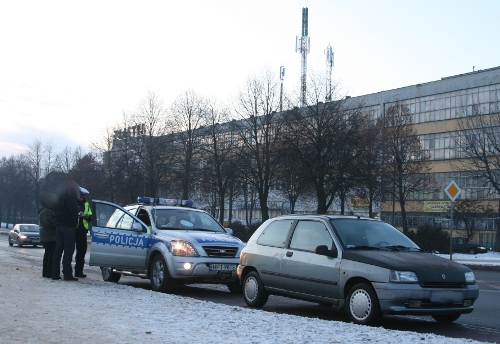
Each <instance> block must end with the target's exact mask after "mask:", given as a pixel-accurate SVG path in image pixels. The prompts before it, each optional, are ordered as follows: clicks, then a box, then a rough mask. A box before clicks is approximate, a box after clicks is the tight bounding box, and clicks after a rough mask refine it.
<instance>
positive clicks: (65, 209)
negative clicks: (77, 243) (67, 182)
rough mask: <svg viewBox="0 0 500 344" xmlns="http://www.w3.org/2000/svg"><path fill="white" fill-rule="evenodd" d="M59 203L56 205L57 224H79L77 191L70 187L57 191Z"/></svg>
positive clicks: (73, 226) (74, 226) (72, 225)
mask: <svg viewBox="0 0 500 344" xmlns="http://www.w3.org/2000/svg"><path fill="white" fill-rule="evenodd" d="M57 197H58V199H57V203H56V205H55V206H54V213H55V214H56V226H64V227H72V228H76V227H77V226H78V212H79V211H80V209H79V208H78V203H77V199H76V193H75V192H73V191H72V189H70V188H64V189H62V190H60V191H59V192H58V193H57Z"/></svg>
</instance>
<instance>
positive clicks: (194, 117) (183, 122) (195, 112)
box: [168, 90, 207, 199]
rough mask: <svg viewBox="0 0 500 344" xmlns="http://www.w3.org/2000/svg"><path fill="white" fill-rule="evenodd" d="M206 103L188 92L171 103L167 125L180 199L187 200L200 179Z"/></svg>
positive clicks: (191, 91) (190, 91)
mask: <svg viewBox="0 0 500 344" xmlns="http://www.w3.org/2000/svg"><path fill="white" fill-rule="evenodd" d="M206 106H207V105H206V100H205V99H203V98H202V97H201V96H199V95H198V94H196V93H195V92H194V91H193V90H189V91H186V92H184V93H183V94H181V95H180V96H179V97H177V99H176V100H175V101H174V103H173V104H172V111H171V112H172V113H171V115H170V117H169V119H168V123H169V125H170V127H171V128H172V130H173V131H174V132H175V134H174V135H173V137H174V141H175V144H174V147H173V149H174V152H175V154H176V155H175V157H174V160H175V162H176V164H175V166H174V171H173V172H174V174H175V178H176V180H178V181H179V182H180V184H181V190H180V192H181V197H182V198H183V199H188V198H190V197H191V195H193V194H194V192H195V190H194V189H195V185H196V183H197V182H198V181H199V178H200V173H199V172H200V159H201V156H200V154H199V153H200V147H201V142H200V138H201V137H202V135H203V130H204V127H203V125H204V124H205V113H206Z"/></svg>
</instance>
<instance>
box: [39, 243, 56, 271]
mask: <svg viewBox="0 0 500 344" xmlns="http://www.w3.org/2000/svg"><path fill="white" fill-rule="evenodd" d="M42 244H43V248H44V249H45V252H44V253H43V268H42V276H43V277H49V278H50V277H52V259H53V256H54V249H55V248H56V242H55V241H44V242H42Z"/></svg>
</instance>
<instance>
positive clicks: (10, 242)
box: [9, 238, 14, 246]
mask: <svg viewBox="0 0 500 344" xmlns="http://www.w3.org/2000/svg"><path fill="white" fill-rule="evenodd" d="M9 246H14V243H13V242H12V240H10V238H9Z"/></svg>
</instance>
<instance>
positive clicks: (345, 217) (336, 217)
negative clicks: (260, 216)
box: [271, 214, 380, 221]
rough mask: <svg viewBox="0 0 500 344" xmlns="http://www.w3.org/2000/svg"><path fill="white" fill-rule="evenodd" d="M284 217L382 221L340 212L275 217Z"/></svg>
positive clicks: (279, 217)
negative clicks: (340, 213) (339, 213)
mask: <svg viewBox="0 0 500 344" xmlns="http://www.w3.org/2000/svg"><path fill="white" fill-rule="evenodd" d="M283 218H304V219H324V220H328V219H358V220H371V221H380V220H379V219H372V218H370V217H362V216H356V215H338V214H287V215H280V216H278V217H274V218H272V219H271V220H274V219H283Z"/></svg>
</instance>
